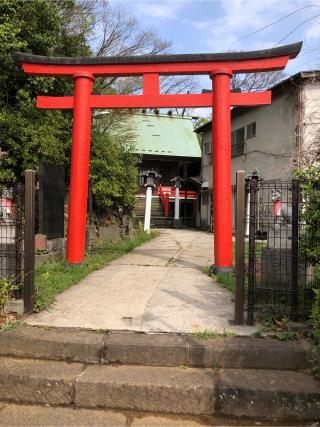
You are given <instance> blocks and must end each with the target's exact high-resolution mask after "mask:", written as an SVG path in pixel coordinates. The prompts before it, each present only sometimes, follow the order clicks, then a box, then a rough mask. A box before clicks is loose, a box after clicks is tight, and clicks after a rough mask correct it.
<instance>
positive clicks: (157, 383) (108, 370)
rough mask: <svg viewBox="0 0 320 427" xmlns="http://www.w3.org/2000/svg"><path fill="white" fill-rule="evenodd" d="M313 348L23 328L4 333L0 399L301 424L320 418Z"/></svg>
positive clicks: (230, 339) (235, 340) (258, 340)
mask: <svg viewBox="0 0 320 427" xmlns="http://www.w3.org/2000/svg"><path fill="white" fill-rule="evenodd" d="M308 351H309V346H308V343H307V342H306V341H295V342H280V341H277V340H275V339H271V338H270V339H269V338H264V339H262V338H251V337H250V338H245V337H217V338H212V339H208V340H205V341H203V340H201V339H198V338H197V337H195V336H188V335H178V334H143V333H135V332H124V331H122V332H103V331H99V332H96V331H88V330H78V329H64V328H57V329H56V328H48V327H42V328H41V327H31V326H26V327H20V328H17V329H12V330H7V331H0V403H1V401H3V402H10V403H11V404H12V403H14V404H19V405H21V404H23V405H30V404H32V405H43V406H51V405H52V406H55V407H63V406H64V407H70V408H71V407H72V408H91V409H93V408H100V409H103V410H109V409H112V410H118V411H149V412H152V413H160V414H161V413H162V414H168V413H169V414H182V415H183V416H187V415H188V416H219V417H230V416H232V417H243V416H246V417H252V418H253V419H254V420H257V419H267V420H268V419H275V418H276V419H279V420H282V421H283V420H287V419H289V420H290V419H291V420H294V422H295V423H296V422H298V421H301V423H302V421H303V420H318V419H319V418H320V386H319V382H317V381H316V380H315V379H314V378H313V377H312V376H311V375H310V374H309V373H308V370H307V369H308V358H307V356H308ZM0 406H1V405H0ZM0 418H1V417H0ZM209 424H210V422H209ZM126 425H129V424H126ZM157 425H159V424H157ZM192 425H194V424H192ZM210 425H212V424H210ZM228 425H229V424H228ZM232 425H234V424H232ZM237 425H238V424H237ZM239 425H240V424H239ZM250 425H251V424H250ZM282 425H294V424H282ZM299 425H302V424H299Z"/></svg>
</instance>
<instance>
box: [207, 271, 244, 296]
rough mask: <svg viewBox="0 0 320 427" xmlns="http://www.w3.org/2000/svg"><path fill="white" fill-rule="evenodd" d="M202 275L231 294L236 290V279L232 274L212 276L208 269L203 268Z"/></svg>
mask: <svg viewBox="0 0 320 427" xmlns="http://www.w3.org/2000/svg"><path fill="white" fill-rule="evenodd" d="M203 272H204V274H207V275H208V276H210V277H212V278H213V279H214V280H215V281H216V282H217V283H219V284H220V285H221V286H222V287H223V288H225V289H228V290H229V291H231V292H232V293H233V294H234V293H235V289H236V278H235V275H234V273H223V274H213V273H212V271H211V269H210V267H205V268H204V269H203Z"/></svg>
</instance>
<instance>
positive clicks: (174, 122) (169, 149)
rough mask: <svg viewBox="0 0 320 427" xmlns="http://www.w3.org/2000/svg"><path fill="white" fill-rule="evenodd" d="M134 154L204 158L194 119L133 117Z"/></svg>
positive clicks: (151, 116) (155, 115)
mask: <svg viewBox="0 0 320 427" xmlns="http://www.w3.org/2000/svg"><path fill="white" fill-rule="evenodd" d="M131 117H132V122H133V131H134V133H135V135H136V138H135V147H136V148H135V150H134V151H135V152H136V153H139V154H153V155H157V156H179V157H201V149H200V146H199V143H198V139H197V136H196V134H195V133H194V131H193V126H192V119H191V117H181V116H175V115H171V116H169V115H168V114H155V113H134V114H132V116H131Z"/></svg>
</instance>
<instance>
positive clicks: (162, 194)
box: [158, 185, 170, 217]
mask: <svg viewBox="0 0 320 427" xmlns="http://www.w3.org/2000/svg"><path fill="white" fill-rule="evenodd" d="M158 194H159V196H160V197H161V201H162V204H163V209H164V216H166V217H167V216H168V215H169V197H170V196H169V193H168V192H167V191H166V192H165V191H164V190H163V187H161V185H159V187H158Z"/></svg>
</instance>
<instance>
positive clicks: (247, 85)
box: [231, 71, 286, 92]
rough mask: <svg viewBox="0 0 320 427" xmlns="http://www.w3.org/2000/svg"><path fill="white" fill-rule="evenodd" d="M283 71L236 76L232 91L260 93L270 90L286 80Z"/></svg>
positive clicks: (232, 83) (232, 82) (233, 77)
mask: <svg viewBox="0 0 320 427" xmlns="http://www.w3.org/2000/svg"><path fill="white" fill-rule="evenodd" d="M285 76H286V75H285V73H284V72H283V71H265V72H262V73H247V74H234V75H233V76H232V80H231V89H234V90H236V89H240V90H241V91H244V92H258V91H262V90H266V89H269V88H270V87H272V86H274V85H275V84H277V83H279V82H280V81H281V80H283V79H284V78H285Z"/></svg>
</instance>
